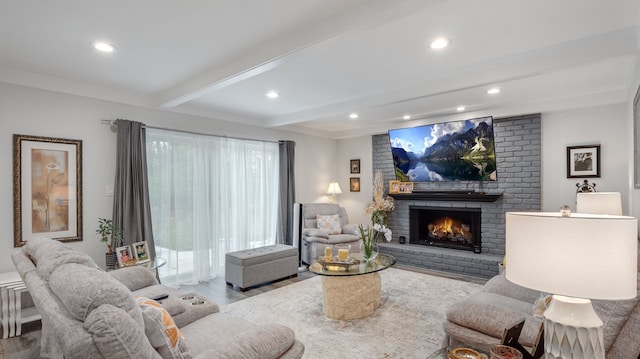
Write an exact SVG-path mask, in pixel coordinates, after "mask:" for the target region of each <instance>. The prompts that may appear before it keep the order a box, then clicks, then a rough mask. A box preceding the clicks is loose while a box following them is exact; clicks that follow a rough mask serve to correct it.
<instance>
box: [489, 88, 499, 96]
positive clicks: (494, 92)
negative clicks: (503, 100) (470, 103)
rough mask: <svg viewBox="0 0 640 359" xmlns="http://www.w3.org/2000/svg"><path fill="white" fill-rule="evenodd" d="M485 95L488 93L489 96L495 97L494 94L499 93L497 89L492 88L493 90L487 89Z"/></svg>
mask: <svg viewBox="0 0 640 359" xmlns="http://www.w3.org/2000/svg"><path fill="white" fill-rule="evenodd" d="M487 93H488V94H489V95H495V94H497V93H500V89H499V88H497V87H494V88H492V89H489V91H487Z"/></svg>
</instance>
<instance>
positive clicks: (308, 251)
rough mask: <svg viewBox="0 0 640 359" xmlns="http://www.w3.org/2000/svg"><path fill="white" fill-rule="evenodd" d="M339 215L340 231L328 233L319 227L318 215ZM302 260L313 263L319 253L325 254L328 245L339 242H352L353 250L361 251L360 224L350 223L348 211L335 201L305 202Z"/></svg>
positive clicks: (355, 251) (302, 223)
mask: <svg viewBox="0 0 640 359" xmlns="http://www.w3.org/2000/svg"><path fill="white" fill-rule="evenodd" d="M335 214H337V215H339V218H340V229H339V232H340V233H336V234H328V233H327V232H326V231H324V230H322V229H320V228H318V220H317V216H318V215H325V216H326V215H335ZM301 217H302V220H301V227H302V228H301V232H302V240H301V242H302V244H301V257H302V262H303V263H306V264H312V263H313V262H315V261H316V258H318V256H319V255H324V248H325V247H326V246H327V245H333V244H338V243H346V244H351V252H352V253H358V252H359V251H360V242H361V241H360V236H359V235H358V225H357V224H350V223H349V217H348V216H347V211H346V210H345V209H344V207H340V206H339V205H338V204H335V203H305V204H303V205H302V216H301Z"/></svg>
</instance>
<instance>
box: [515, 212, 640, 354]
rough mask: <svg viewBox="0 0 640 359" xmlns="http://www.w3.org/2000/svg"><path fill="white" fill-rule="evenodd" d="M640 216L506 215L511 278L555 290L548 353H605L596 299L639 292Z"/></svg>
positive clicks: (548, 324) (549, 318)
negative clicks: (639, 225)
mask: <svg viewBox="0 0 640 359" xmlns="http://www.w3.org/2000/svg"><path fill="white" fill-rule="evenodd" d="M637 246H638V240H637V219H636V218H633V217H624V216H612V215H596V214H580V213H569V214H566V216H563V215H562V214H561V213H544V212H509V213H507V215H506V262H507V263H509V265H508V266H507V268H506V269H505V275H506V278H507V279H508V280H509V281H511V282H513V283H516V284H519V285H521V286H524V287H527V288H532V289H536V290H539V291H542V292H547V293H552V294H553V296H552V300H551V303H550V304H549V307H548V308H547V310H546V311H545V313H544V347H545V353H546V358H563V359H567V358H596V359H604V343H603V332H602V326H603V323H602V320H601V319H600V318H599V317H598V315H597V314H596V312H595V311H594V310H593V306H592V305H591V299H605V300H618V299H631V298H635V296H636V293H637V288H636V284H637V279H636V276H637V261H638V257H637V255H638V252H637Z"/></svg>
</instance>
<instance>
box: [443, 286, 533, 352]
mask: <svg viewBox="0 0 640 359" xmlns="http://www.w3.org/2000/svg"><path fill="white" fill-rule="evenodd" d="M531 310H532V304H531V303H528V302H523V301H519V300H517V299H513V298H510V297H505V296H502V295H498V294H495V293H488V292H479V293H476V294H474V295H472V296H471V297H469V298H467V299H465V300H463V301H460V302H457V303H455V304H453V305H452V306H451V307H449V308H448V310H447V320H449V321H450V322H452V323H455V324H458V325H460V326H463V327H466V328H470V329H473V330H476V331H478V332H481V333H485V334H487V335H490V336H492V337H494V338H501V337H502V335H503V334H504V330H505V329H507V328H511V327H512V326H514V325H516V324H518V323H519V322H521V321H522V320H526V321H525V325H524V328H523V329H522V333H521V334H520V344H522V345H525V346H532V345H533V344H534V343H535V340H536V337H537V335H538V331H539V329H540V325H541V324H542V319H541V318H534V317H533V316H532V315H531Z"/></svg>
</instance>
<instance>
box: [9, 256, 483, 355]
mask: <svg viewBox="0 0 640 359" xmlns="http://www.w3.org/2000/svg"><path fill="white" fill-rule="evenodd" d="M395 267H396V268H399V269H405V270H411V271H415V272H420V273H426V274H431V275H437V276H441V277H447V278H452V279H457V280H463V281H468V282H474V283H480V284H482V283H484V282H485V280H482V279H477V278H470V277H460V276H457V275H452V274H446V273H441V272H431V271H425V270H421V269H416V268H411V267H403V266H399V265H396V266H395ZM314 276H315V274H313V273H311V272H309V271H308V270H306V269H305V268H301V269H300V270H299V272H298V276H297V277H292V278H287V279H283V280H279V281H276V282H270V283H266V284H264V285H260V286H256V287H252V288H250V289H248V290H247V291H244V292H242V291H241V290H240V289H239V288H238V287H230V286H228V285H227V284H226V281H225V279H224V276H219V277H217V278H215V279H213V280H211V281H209V282H206V283H201V284H198V285H193V286H186V285H185V286H180V290H181V291H184V292H185V293H188V292H193V293H197V294H200V295H202V296H204V297H206V298H209V299H210V300H212V301H213V302H215V303H217V304H218V305H219V306H220V307H223V306H225V305H227V304H229V303H233V302H236V301H239V300H242V299H245V298H249V297H253V296H255V295H258V294H262V293H266V292H268V291H270V290H274V289H277V288H281V287H284V286H287V285H289V284H293V283H297V282H300V281H302V280H305V279H309V278H312V277H314ZM22 328H23V334H22V336H20V337H16V338H9V339H0V359H33V358H39V357H38V355H37V353H38V352H39V349H38V348H39V345H40V337H41V330H40V322H39V321H38V322H33V323H29V324H27V325H23V327H22Z"/></svg>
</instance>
